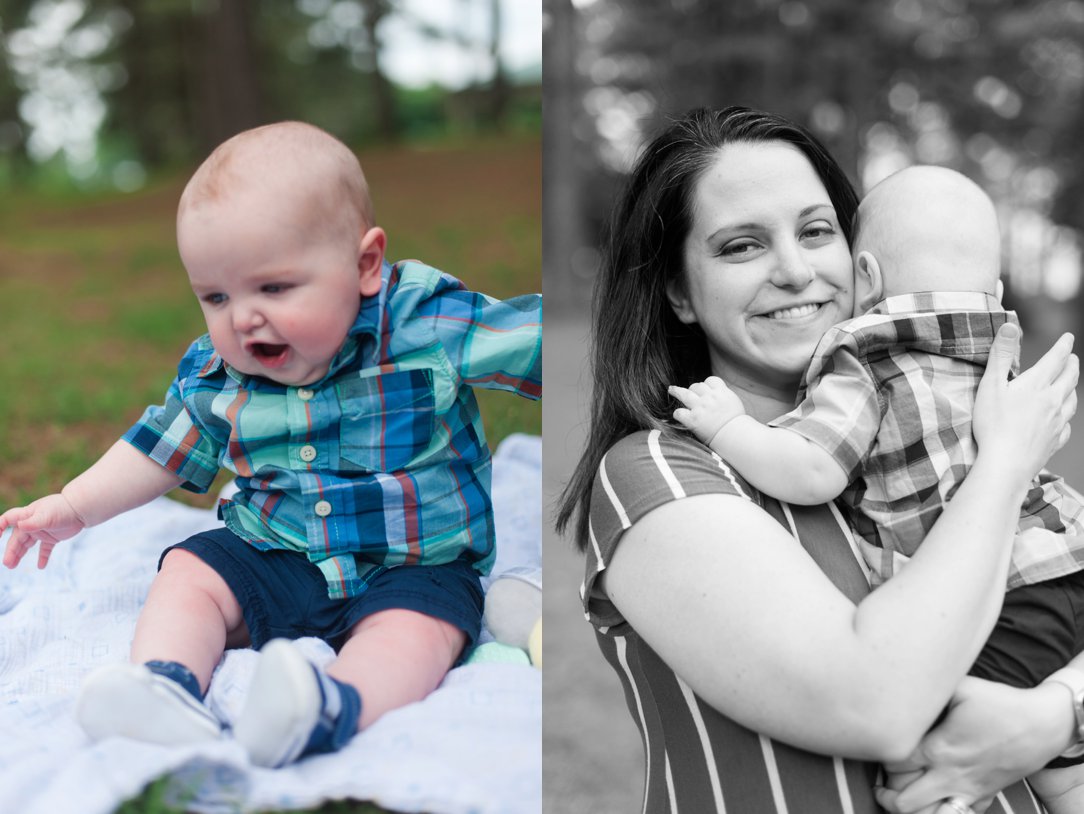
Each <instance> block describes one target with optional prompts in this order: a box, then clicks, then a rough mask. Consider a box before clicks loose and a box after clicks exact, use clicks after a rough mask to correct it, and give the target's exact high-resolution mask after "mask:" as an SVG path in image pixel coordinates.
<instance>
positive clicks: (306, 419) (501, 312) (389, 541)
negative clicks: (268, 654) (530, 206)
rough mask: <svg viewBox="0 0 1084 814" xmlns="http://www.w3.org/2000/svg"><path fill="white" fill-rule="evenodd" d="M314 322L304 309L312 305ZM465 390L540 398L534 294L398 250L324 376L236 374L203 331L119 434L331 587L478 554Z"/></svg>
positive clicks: (481, 481) (476, 483)
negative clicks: (214, 486) (222, 485)
mask: <svg viewBox="0 0 1084 814" xmlns="http://www.w3.org/2000/svg"><path fill="white" fill-rule="evenodd" d="M313 318H314V319H319V315H318V314H315V315H313ZM472 387H488V388H497V389H502V390H509V391H511V392H514V393H518V394H519V395H521V396H526V397H527V398H531V399H537V398H540V397H541V395H542V298H541V296H539V295H528V296H522V297H515V298H513V299H510V300H507V301H498V300H494V299H491V298H489V297H486V296H484V295H482V294H477V293H474V292H471V291H468V290H467V289H466V288H465V287H464V286H463V284H462V283H460V282H459V281H458V280H456V279H455V278H453V277H450V276H448V275H446V274H443V273H441V272H439V271H437V270H435V269H432V268H429V267H428V266H424V265H422V264H420V263H417V262H414V261H407V262H403V263H399V264H396V265H395V266H391V265H388V264H385V267H384V271H383V284H382V288H381V291H380V293H379V294H378V295H376V296H374V297H368V298H366V299H364V300H363V302H362V304H361V307H360V309H359V312H358V316H357V320H356V321H355V323H354V325H353V327H352V328H351V330H350V332H349V335H348V337H347V340H346V342H345V343H344V345H343V347H342V349H341V350H340V351H339V353H338V354H337V355H336V356H335V358H334V359H333V360H332V364H331V368H330V370H329V371H328V374H327V375H326V376H325V377H324V378H323V379H322V380H320V381H319V382H316V383H314V384H312V385H309V386H308V387H291V386H286V385H283V384H278V383H276V382H273V381H271V380H269V379H265V378H262V377H259V376H247V375H243V374H240V373H238V372H237V371H235V370H233V369H232V368H230V367H229V366H228V365H226V364H225V363H224V362H223V360H222V359H221V357H219V356H218V354H217V353H215V350H214V348H213V347H212V346H211V342H210V339H209V337H208V336H206V335H205V336H203V337H201V338H200V339H198V340H196V342H194V343H193V344H192V346H191V347H190V348H189V350H188V352H187V353H186V354H185V356H184V358H183V359H182V360H181V362H180V365H179V367H178V371H177V378H176V379H175V380H174V381H173V384H172V385H171V386H170V388H169V391H168V393H167V394H166V399H165V404H163V405H161V406H151V407H148V408H147V410H146V411H145V412H144V414H143V416H142V418H141V419H140V420H139V421H138V422H137V423H136V424H135V425H134V426H133V427H132V428H131V429H130V430H129V431H128V432H127V433H126V434H125V436H124V438H125V440H126V441H128V442H129V443H131V444H132V445H133V446H135V447H136V448H137V449H139V450H141V451H142V452H144V453H145V454H147V455H148V456H149V457H150V458H152V459H153V460H155V461H157V462H158V463H160V464H162V465H163V466H164V467H166V468H167V469H169V470H170V471H172V472H174V473H176V474H177V475H179V476H180V477H181V478H183V479H184V484H183V486H184V487H185V488H187V489H190V490H192V491H196V492H202V491H206V490H207V489H208V488H209V487H210V485H211V483H212V481H213V480H214V478H215V475H216V474H217V472H218V470H219V469H220V468H226V469H228V470H230V471H232V472H234V473H235V474H236V475H237V485H238V487H239V488H240V491H239V492H238V493H237V494H236V495H235V496H234V497H233V498H232V499H230V500H228V501H223V503H222V504H221V505H220V506H219V514H220V516H221V517H222V518H223V520H224V521H225V523H226V525H227V527H228V528H230V529H231V530H232V531H234V532H235V533H236V534H238V535H239V536H240V537H242V538H244V539H245V540H247V541H248V542H249V543H251V544H252V545H254V546H256V547H257V548H261V549H271V548H285V549H291V550H295V551H299V552H304V553H305V554H306V555H307V556H308V559H309V560H310V561H312V562H313V563H315V564H316V565H317V566H318V567H319V568H320V570H321V571H322V572H323V574H324V576H325V577H326V579H327V582H328V594H329V596H331V597H347V596H354V595H356V594H358V593H360V592H362V591H364V590H365V587H366V586H367V584H368V582H369V581H371V580H372V579H373V577H375V576H376V575H377V574H379V573H380V572H382V571H384V570H386V569H387V568H388V567H390V566H397V565H410V564H426V565H436V564H440V563H445V562H450V561H452V560H455V559H456V558H458V557H460V556H466V557H468V558H469V559H471V560H472V561H473V562H474V566H475V568H476V569H478V570H479V571H481V572H482V573H485V572H487V571H488V569H489V567H490V566H491V565H492V562H493V558H494V553H495V552H494V531H493V513H492V504H491V502H490V470H491V460H490V455H489V450H488V448H487V446H486V440H485V434H484V432H483V429H482V422H481V416H480V414H479V411H478V405H477V402H476V401H475V398H474V393H473V390H472Z"/></svg>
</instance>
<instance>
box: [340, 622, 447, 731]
mask: <svg viewBox="0 0 1084 814" xmlns="http://www.w3.org/2000/svg"><path fill="white" fill-rule="evenodd" d="M466 641H467V635H466V634H465V633H464V632H463V631H462V630H460V629H459V628H458V627H456V626H454V625H452V624H451V623H449V622H446V621H444V620H443V619H437V618H435V617H432V616H426V615H425V614H422V613H418V612H416V611H412V610H400V609H393V610H385V611H380V612H379V613H374V614H373V615H372V616H366V617H365V618H364V619H362V620H361V621H360V622H358V623H357V624H356V625H355V626H354V629H353V630H352V631H351V632H350V636H349V638H348V639H347V641H346V644H344V645H343V648H342V650H340V651H339V657H338V658H337V659H335V661H334V662H333V663H332V664H331V666H330V667H328V670H327V672H328V675H330V676H332V677H333V678H336V679H338V680H339V681H342V682H343V683H344V684H349V685H351V686H352V687H354V689H356V690H357V691H358V693H359V694H360V695H361V697H362V699H363V703H362V707H361V715H360V717H359V719H358V728H359V729H364V728H365V727H367V726H369V724H371V723H372V722H373V721H375V720H376V719H377V718H379V717H380V716H381V715H383V714H384V713H385V712H389V711H390V710H393V709H397V708H398V707H402V706H405V705H406V704H410V703H413V702H414V701H421V700H422V699H423V698H425V697H426V696H427V695H429V693H431V692H432V691H433V690H435V689H436V688H437V686H438V685H439V684H440V682H441V681H442V680H443V679H444V676H445V675H446V674H447V672H448V670H450V669H451V668H452V666H453V665H454V664H455V662H456V660H457V659H458V658H459V655H460V653H461V652H462V651H463V646H464V644H466Z"/></svg>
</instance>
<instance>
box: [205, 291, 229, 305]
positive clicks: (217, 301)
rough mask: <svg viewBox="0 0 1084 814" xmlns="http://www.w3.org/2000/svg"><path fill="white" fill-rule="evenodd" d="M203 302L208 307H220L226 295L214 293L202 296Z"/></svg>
mask: <svg viewBox="0 0 1084 814" xmlns="http://www.w3.org/2000/svg"><path fill="white" fill-rule="evenodd" d="M203 301H204V302H205V303H207V304H208V305H221V304H222V303H224V302H225V301H226V295H225V294H219V293H218V292H215V293H213V294H204V295H203Z"/></svg>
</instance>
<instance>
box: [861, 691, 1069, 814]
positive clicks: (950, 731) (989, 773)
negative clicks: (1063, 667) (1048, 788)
mask: <svg viewBox="0 0 1084 814" xmlns="http://www.w3.org/2000/svg"><path fill="white" fill-rule="evenodd" d="M1067 699H1068V696H1067V694H1066V692H1065V689H1064V688H1063V687H1061V686H1058V685H1053V684H1042V685H1040V686H1038V687H1036V688H1035V689H1032V690H1019V689H1014V688H1012V687H1008V686H1005V685H1003V684H994V683H991V682H989V681H983V680H982V679H978V678H969V677H965V678H964V679H963V681H961V682H960V686H959V687H958V688H957V690H956V694H955V695H954V696H953V698H952V701H951V702H950V704H949V710H948V714H947V715H946V716H945V718H944V720H943V721H941V723H939V724H938V725H937V726H936V727H934V728H933V729H932V730H930V732H929V733H928V734H927V735H926V737H924V738H923V739H922V741H921V742H920V743H919V745H918V748H917V749H916V750H915V753H914V755H913V756H912V758H911V760H910V761H909V762H908V764H907V765H906V766H903V767H898V768H902V769H915V768H920V769H921V770H922V771H921V774H919V775H918V776H917V778H916V779H914V780H913V781H912V782H911V783H910V784H909V785H907V786H906V787H905V788H903V789H902V790H900V791H893V790H891V789H878V791H877V801H878V802H879V803H880V804H881V805H882V806H884V807H885V808H886V809H888V810H889V811H891V812H896V813H897V814H910V813H911V812H920V811H922V812H924V811H927V810H929V811H937V812H939V814H943V812H948V811H950V810H951V809H948V808H946V807H945V806H943V805H942V806H941V807H940V808H938V807H936V806H937V803H939V802H940V801H942V800H944V799H946V798H948V797H953V796H956V797H959V798H960V799H961V800H964V801H967V802H969V803H970V804H971V807H972V808H974V809H975V811H979V812H981V811H985V810H986V808H987V807H988V806H989V805H990V803H991V801H992V800H993V798H994V796H995V795H996V794H997V793H998V792H999V791H1001V789H1003V788H1005V787H1006V786H1009V785H1011V784H1012V783H1015V782H1016V781H1017V780H1019V779H1020V778H1022V777H1026V776H1027V775H1029V774H1031V773H1032V772H1034V771H1036V770H1037V769H1040V768H1042V767H1043V766H1045V765H1046V764H1047V763H1048V762H1049V761H1050V760H1051V759H1053V758H1054V757H1056V756H1057V755H1058V754H1059V753H1060V752H1061V751H1062V750H1063V749H1065V748H1066V746H1067V745H1068V743H1069V741H1070V740H1071V738H1072V729H1073V727H1074V720H1073V717H1072V715H1071V713H1070V707H1069V703H1068V700H1067ZM931 806H932V808H927V807H931Z"/></svg>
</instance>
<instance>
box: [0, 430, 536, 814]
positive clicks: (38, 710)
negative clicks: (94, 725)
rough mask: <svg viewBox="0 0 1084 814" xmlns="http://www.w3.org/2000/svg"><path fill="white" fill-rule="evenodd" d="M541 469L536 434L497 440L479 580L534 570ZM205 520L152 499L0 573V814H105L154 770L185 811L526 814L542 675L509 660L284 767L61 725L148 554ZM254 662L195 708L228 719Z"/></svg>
mask: <svg viewBox="0 0 1084 814" xmlns="http://www.w3.org/2000/svg"><path fill="white" fill-rule="evenodd" d="M541 467H542V446H541V440H540V439H539V438H536V437H531V436H525V435H515V436H511V437H509V438H508V439H506V440H505V441H504V442H503V443H502V444H501V446H500V448H499V449H498V451H497V453H496V455H495V459H494V477H493V484H494V485H493V500H494V507H495V512H496V520H497V541H498V545H497V551H498V556H497V564H496V567H495V568H494V571H493V575H492V576H493V577H496V576H497V575H499V574H500V573H502V572H503V571H505V570H508V569H510V568H516V567H523V566H527V567H532V568H539V569H540V568H541V542H540V540H541V522H542V508H541ZM214 525H219V523H218V521H217V520H215V516H214V512H213V511H209V510H206V511H205V510H199V509H193V508H190V507H187V506H183V505H181V504H179V503H176V502H174V501H171V500H168V499H166V498H162V499H159V500H157V501H155V502H153V503H151V504H149V505H148V506H145V507H143V508H142V509H138V510H136V511H133V512H129V513H128V514H126V515H123V516H121V517H119V518H116V519H115V520H113V521H111V522H109V523H105V524H103V525H101V526H98V527H95V528H93V529H89V530H87V531H85V532H83V533H82V534H81V535H79V536H78V537H76V538H74V539H73V540H71V541H68V542H65V543H61V544H60V545H59V546H57V548H56V549H55V551H54V552H53V557H52V560H51V562H50V564H49V567H48V568H47V569H45V570H44V571H37V570H36V568H35V566H36V559H37V557H36V553H34V552H32V553H31V554H30V555H28V556H27V557H26V558H25V560H24V562H23V563H22V564H21V565H20V566H19V567H18V568H17V569H15V570H14V571H6V570H5V571H3V572H2V573H0V814H8V813H9V812H11V813H12V814H14V812H19V813H20V814H57V812H64V814H106V812H111V811H113V810H114V809H116V808H117V807H118V806H119V804H120V803H121V802H122V801H124V800H126V799H128V798H130V797H133V796H135V795H136V794H138V793H139V792H140V790H141V789H142V788H143V787H144V786H145V785H146V784H148V783H149V782H151V781H152V780H154V779H155V778H158V777H161V776H164V775H169V776H170V777H171V780H170V782H169V791H168V794H169V798H170V799H171V801H173V802H175V803H179V804H181V805H183V806H185V807H186V808H187V809H188V810H191V811H197V812H209V813H210V812H237V811H262V810H267V809H274V808H279V809H282V808H289V809H297V808H317V807H319V806H320V805H321V804H322V803H323V802H325V801H328V800H337V799H344V798H351V799H357V800H371V801H373V802H376V803H378V804H379V805H381V806H384V807H386V808H390V809H392V810H395V811H404V812H421V811H425V812H432V814H468V813H469V814H520V813H521V812H522V814H528V813H529V814H537V812H538V811H539V810H540V809H541V796H542V746H541V741H542V692H541V690H542V676H541V673H540V672H539V671H538V670H536V669H535V668H533V667H530V666H527V665H522V664H511V663H478V664H467V665H464V666H462V667H459V668H457V669H455V670H453V671H452V672H451V673H449V674H448V676H447V678H446V679H445V680H444V683H443V684H442V685H441V686H440V688H439V689H438V690H437V691H436V692H434V693H433V694H432V695H431V696H429V698H427V699H426V700H425V701H423V702H421V703H419V704H412V705H410V706H407V707H404V708H402V709H399V710H396V711H394V712H392V713H389V714H387V715H385V716H384V717H383V718H382V719H381V720H379V721H377V722H376V723H375V724H374V725H372V726H371V727H369V728H368V729H366V730H365V731H364V732H363V733H361V734H359V735H358V736H356V737H355V738H354V739H353V740H352V741H351V742H350V744H348V746H347V747H346V748H345V749H343V750H342V751H341V752H338V753H335V754H331V755H320V756H314V757H311V758H307V759H305V760H302V761H300V762H299V763H297V764H294V765H293V766H289V767H287V768H284V769H278V770H270V769H261V768H256V767H253V766H251V765H250V764H249V762H248V759H247V757H246V756H245V754H244V752H243V751H242V750H241V748H240V747H239V746H238V745H237V744H236V743H235V742H233V741H232V740H230V739H226V740H223V741H221V742H218V743H214V744H211V745H206V746H191V747H184V748H175V747H160V746H154V745H148V744H143V743H138V742H135V741H131V740H127V739H124V738H110V739H108V740H105V741H102V742H100V743H97V744H92V743H90V742H89V741H88V740H87V738H86V736H85V735H84V734H83V733H82V731H81V730H80V729H79V728H78V726H77V725H76V723H75V721H74V719H73V716H72V709H73V703H74V698H75V693H76V690H77V689H78V687H79V684H80V682H81V680H82V679H83V677H84V676H85V675H86V674H87V673H88V672H89V671H90V670H91V669H93V668H94V667H97V666H98V665H101V664H106V663H109V662H115V661H124V660H126V659H127V653H128V645H129V642H130V640H131V636H132V631H133V629H134V626H135V620H136V616H137V614H138V613H139V609H140V607H141V605H142V603H143V600H144V598H145V597H146V594H147V589H148V588H149V586H150V583H151V580H152V578H153V577H154V573H155V568H156V564H157V561H158V554H159V552H160V551H161V550H162V549H163V548H164V547H165V546H167V545H169V544H170V543H172V542H175V541H178V540H182V539H184V538H185V537H187V536H189V535H190V534H193V533H195V532H197V531H200V530H202V529H206V528H209V527H211V526H214ZM5 542H6V540H5ZM488 582H489V581H488V580H487V581H486V585H487V587H488ZM490 638H491V637H490ZM486 639H487V634H486V633H485V632H483V638H482V641H486ZM297 646H299V647H302V648H304V650H305V652H306V653H307V654H308V655H309V656H310V658H312V659H313V660H314V661H317V662H324V661H327V660H329V659H330V658H331V657H332V655H333V654H332V652H331V649H330V648H329V647H327V645H325V644H324V643H323V642H322V641H320V640H318V639H302V640H300V641H299V642H298V643H297ZM256 658H257V655H256V654H255V653H254V652H253V651H251V650H234V651H230V652H229V653H227V655H226V657H225V659H224V660H223V661H222V663H221V664H220V665H219V667H218V670H217V671H216V673H215V676H214V679H213V680H212V683H211V689H210V692H209V695H208V701H209V703H210V705H211V707H212V709H214V710H215V711H216V712H217V713H218V714H219V716H220V717H221V718H222V719H223V720H225V721H227V722H229V721H230V720H231V719H232V718H233V717H234V716H235V714H236V713H237V711H238V710H239V705H240V702H241V700H242V699H243V697H244V693H245V688H246V686H247V683H248V681H249V679H250V676H251V672H252V667H253V665H254V663H255V659H256Z"/></svg>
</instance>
